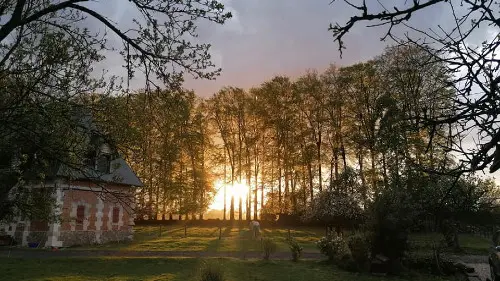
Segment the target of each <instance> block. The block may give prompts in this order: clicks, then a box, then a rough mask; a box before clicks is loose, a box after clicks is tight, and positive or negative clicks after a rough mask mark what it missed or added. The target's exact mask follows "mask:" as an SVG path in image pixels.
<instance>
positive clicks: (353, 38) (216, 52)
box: [88, 0, 491, 97]
mask: <svg viewBox="0 0 500 281" xmlns="http://www.w3.org/2000/svg"><path fill="white" fill-rule="evenodd" d="M221 2H223V3H224V4H225V6H226V8H227V10H228V11H231V12H232V14H233V18H232V19H230V20H229V21H228V22H227V23H226V24H224V25H217V24H213V23H210V22H207V21H200V22H199V27H198V33H199V38H198V39H199V41H200V42H205V43H211V44H212V52H211V53H212V55H213V61H214V63H215V64H216V65H218V66H220V67H222V69H223V72H222V75H221V76H220V77H218V78H217V80H216V81H206V80H195V81H193V80H192V79H190V78H189V77H187V78H186V83H185V86H186V88H189V89H194V90H195V91H196V93H197V94H198V95H200V96H205V97H206V96H210V95H212V94H213V93H215V92H216V91H218V90H219V89H220V88H221V87H222V86H226V85H233V86H238V87H243V88H245V89H246V88H249V87H251V86H257V85H259V84H260V83H262V82H263V81H265V80H267V79H270V78H271V77H272V76H273V75H289V76H292V77H295V76H298V75H300V74H302V73H304V72H305V70H306V69H317V70H319V71H322V70H324V69H325V68H326V67H328V65H329V64H331V63H335V64H337V65H349V64H352V63H355V62H360V61H364V60H367V59H370V58H373V57H374V56H376V55H378V54H380V53H381V52H382V51H383V49H384V46H386V45H387V44H390V43H391V41H386V42H381V41H380V38H381V37H382V35H383V34H384V32H383V31H384V30H385V29H383V28H364V27H362V26H359V27H357V28H355V29H353V31H352V32H351V33H350V34H349V35H348V36H347V37H346V40H345V41H346V44H347V49H346V50H345V52H344V56H343V58H342V59H341V58H340V54H339V52H338V51H337V45H336V44H335V43H334V42H333V39H332V34H331V33H330V32H329V31H328V26H329V24H330V23H335V22H339V23H344V22H345V21H346V20H347V19H348V17H349V16H351V15H352V14H353V12H354V11H353V9H352V8H351V7H348V6H346V5H345V4H343V3H342V2H341V1H339V0H337V1H335V2H334V4H330V2H331V0H309V1H305V0H272V1H270V0H223V1H221ZM381 2H382V3H384V5H386V7H393V6H394V3H398V5H401V3H404V2H408V4H407V5H409V4H411V3H412V1H391V0H385V1H383V0H381ZM126 3H127V2H125V1H121V0H109V1H107V2H106V4H102V3H90V4H89V5H91V6H92V5H99V7H97V8H98V9H99V10H100V11H102V12H103V13H104V14H106V15H108V17H109V18H110V19H112V20H113V21H115V22H117V23H119V24H120V26H121V27H122V30H126V29H127V28H129V27H132V23H131V19H132V18H134V17H135V18H139V17H138V15H137V14H134V12H133V11H134V9H133V8H131V7H129V6H127V4H126ZM368 3H369V4H370V5H375V6H374V7H375V8H376V9H380V6H379V4H377V3H376V1H368ZM400 7H401V6H400ZM449 10H450V9H449V7H447V6H446V4H443V5H437V6H435V7H432V8H431V9H426V10H425V12H422V13H418V14H416V15H415V16H414V17H413V18H412V21H411V24H412V26H414V27H419V28H423V29H428V28H429V27H434V28H435V27H436V26H437V25H438V24H440V25H441V26H443V27H445V28H446V27H448V28H449V27H450V26H452V25H453V21H451V20H450V19H451V15H450V13H449ZM457 12H459V11H457ZM88 24H89V25H90V26H91V25H92V20H90V21H89V22H88ZM399 31H400V34H402V33H401V32H406V31H407V30H399ZM485 32H486V33H487V32H491V31H490V30H488V29H487V28H486V27H483V28H482V29H481V31H480V32H479V33H478V34H476V35H475V38H477V40H475V39H474V38H473V41H477V42H481V41H482V40H483V39H484V38H485V36H487V34H485ZM115 40H116V42H115V43H116V46H118V47H121V46H122V43H121V42H120V39H119V38H117V37H116V38H115ZM477 42H475V43H477ZM122 65H123V61H122V60H121V57H120V56H119V55H117V54H116V52H114V53H110V54H109V55H108V56H107V60H106V61H105V62H103V63H102V65H101V68H103V69H107V70H108V71H109V72H110V73H115V74H116V73H124V72H123V68H122ZM143 83H144V82H143V81H142V80H141V79H136V80H135V81H133V85H132V86H135V87H136V88H138V87H141V86H142V85H143Z"/></svg>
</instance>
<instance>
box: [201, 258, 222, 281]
mask: <svg viewBox="0 0 500 281" xmlns="http://www.w3.org/2000/svg"><path fill="white" fill-rule="evenodd" d="M200 275H201V276H200V279H199V281H224V280H226V279H225V278H224V270H223V268H222V266H221V265H220V264H216V263H214V262H205V263H204V265H203V266H202V268H201V273H200Z"/></svg>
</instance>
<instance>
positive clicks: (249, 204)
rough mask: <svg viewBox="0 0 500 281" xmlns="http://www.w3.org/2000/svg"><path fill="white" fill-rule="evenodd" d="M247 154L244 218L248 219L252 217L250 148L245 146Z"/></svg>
mask: <svg viewBox="0 0 500 281" xmlns="http://www.w3.org/2000/svg"><path fill="white" fill-rule="evenodd" d="M246 152H247V155H246V158H247V169H246V171H247V172H246V176H247V187H248V193H247V202H246V219H247V221H249V220H250V219H251V218H252V217H251V216H252V182H251V181H252V166H251V165H252V163H251V162H252V161H250V150H249V149H248V148H247V149H246Z"/></svg>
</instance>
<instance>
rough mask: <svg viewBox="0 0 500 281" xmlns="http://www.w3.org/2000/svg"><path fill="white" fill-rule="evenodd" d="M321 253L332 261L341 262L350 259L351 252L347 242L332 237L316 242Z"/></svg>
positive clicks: (340, 238)
mask: <svg viewBox="0 0 500 281" xmlns="http://www.w3.org/2000/svg"><path fill="white" fill-rule="evenodd" d="M316 245H317V246H318V248H319V250H320V252H321V253H322V254H323V255H325V256H327V257H328V259H329V260H330V261H334V262H339V261H341V260H344V259H347V258H349V257H350V255H351V252H350V250H349V247H348V245H347V243H346V241H345V240H344V239H343V238H342V237H339V236H335V235H331V236H327V237H323V238H321V239H320V240H319V241H318V242H316Z"/></svg>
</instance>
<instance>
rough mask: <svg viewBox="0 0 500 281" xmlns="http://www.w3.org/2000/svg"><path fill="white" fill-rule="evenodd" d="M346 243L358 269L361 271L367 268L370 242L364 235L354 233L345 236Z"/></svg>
mask: <svg viewBox="0 0 500 281" xmlns="http://www.w3.org/2000/svg"><path fill="white" fill-rule="evenodd" d="M347 245H348V246H349V250H350V251H351V256H352V259H353V261H354V262H355V263H356V266H357V268H358V270H361V271H363V270H365V269H367V268H368V266H369V261H370V242H369V240H368V238H367V237H366V235H364V234H362V233H356V234H354V235H351V236H349V237H348V238H347Z"/></svg>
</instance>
